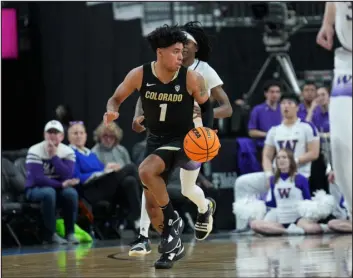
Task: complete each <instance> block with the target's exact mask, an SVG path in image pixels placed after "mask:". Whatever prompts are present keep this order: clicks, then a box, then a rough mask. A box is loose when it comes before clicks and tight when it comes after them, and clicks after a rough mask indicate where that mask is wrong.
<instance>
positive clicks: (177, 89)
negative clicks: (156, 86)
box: [175, 85, 180, 93]
mask: <svg viewBox="0 0 353 278" xmlns="http://www.w3.org/2000/svg"><path fill="white" fill-rule="evenodd" d="M179 90H180V86H179V85H176V86H175V91H177V93H178V92H179Z"/></svg>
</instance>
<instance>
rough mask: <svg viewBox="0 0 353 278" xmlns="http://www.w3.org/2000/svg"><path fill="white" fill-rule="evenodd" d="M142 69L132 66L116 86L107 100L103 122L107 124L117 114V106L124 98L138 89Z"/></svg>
mask: <svg viewBox="0 0 353 278" xmlns="http://www.w3.org/2000/svg"><path fill="white" fill-rule="evenodd" d="M142 77H143V69H142V66H141V67H137V68H134V69H133V70H131V71H130V72H129V73H128V74H127V75H126V77H125V79H124V81H123V82H122V83H121V84H120V85H119V86H118V88H116V90H115V92H114V94H113V96H112V97H111V98H110V99H109V100H108V103H107V112H106V113H105V114H104V123H105V124H109V123H110V122H112V121H114V120H116V119H117V118H118V116H119V107H120V105H121V104H122V103H123V102H124V100H125V99H126V98H127V97H129V96H130V95H131V94H132V93H133V92H134V91H135V90H139V89H140V88H141V84H142Z"/></svg>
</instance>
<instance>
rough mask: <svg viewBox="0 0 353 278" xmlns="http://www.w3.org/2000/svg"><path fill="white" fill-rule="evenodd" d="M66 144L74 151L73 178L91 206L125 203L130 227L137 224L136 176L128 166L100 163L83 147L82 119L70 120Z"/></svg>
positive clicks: (138, 190)
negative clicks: (67, 142) (78, 120)
mask: <svg viewBox="0 0 353 278" xmlns="http://www.w3.org/2000/svg"><path fill="white" fill-rule="evenodd" d="M68 134H69V141H70V146H71V147H72V148H73V149H74V151H75V154H76V167H75V177H77V178H78V179H79V180H80V182H81V186H80V190H82V192H83V195H84V197H85V198H86V199H87V201H88V202H89V203H90V204H92V205H95V204H97V202H99V201H102V200H105V201H108V202H109V203H111V204H113V206H112V209H115V208H116V204H121V203H123V204H126V206H128V209H129V215H128V219H127V220H128V222H129V224H130V225H132V226H133V227H134V228H137V226H138V218H139V216H140V207H141V200H140V196H141V193H140V186H139V183H138V181H137V178H136V177H135V176H134V173H133V172H132V171H131V169H130V168H129V167H126V166H125V167H122V166H121V165H120V164H117V163H114V162H109V163H107V164H106V165H104V164H103V163H102V162H101V161H100V160H99V159H98V157H97V155H96V154H95V153H93V152H91V151H90V150H89V149H88V148H86V147H85V145H86V141H87V133H86V129H85V126H84V124H83V122H75V123H73V124H72V125H71V126H70V127H69V130H68Z"/></svg>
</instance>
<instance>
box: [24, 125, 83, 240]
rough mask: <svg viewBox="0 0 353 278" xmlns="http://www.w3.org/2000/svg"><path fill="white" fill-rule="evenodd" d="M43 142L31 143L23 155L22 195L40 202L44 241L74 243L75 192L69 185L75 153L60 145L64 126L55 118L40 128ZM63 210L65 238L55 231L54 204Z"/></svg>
mask: <svg viewBox="0 0 353 278" xmlns="http://www.w3.org/2000/svg"><path fill="white" fill-rule="evenodd" d="M44 139H45V140H44V141H42V142H41V143H38V144H36V145H34V146H32V147H31V148H30V149H29V150H28V154H27V158H26V169H27V181H26V196H27V198H28V200H29V201H33V202H41V205H42V213H43V220H44V227H45V228H46V231H45V232H46V233H45V240H46V241H49V242H52V243H58V244H65V243H67V242H70V243H78V240H77V239H76V238H75V236H74V225H75V222H76V219H77V212H78V195H77V192H76V190H75V188H73V187H74V186H75V185H76V184H78V183H79V181H78V180H77V179H73V174H74V168H75V154H74V152H73V150H72V149H71V148H70V147H68V146H66V145H64V144H62V143H61V142H62V140H63V139H64V128H63V126H62V125H61V123H59V122H58V121H50V122H48V123H47V124H46V125H45V128H44ZM57 204H58V205H60V206H61V208H62V209H63V217H64V221H65V229H66V233H65V234H66V237H67V240H65V239H63V238H61V237H60V236H59V235H57V234H56V232H55V231H56V205H57Z"/></svg>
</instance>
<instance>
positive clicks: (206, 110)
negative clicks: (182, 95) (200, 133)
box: [199, 99, 214, 129]
mask: <svg viewBox="0 0 353 278" xmlns="http://www.w3.org/2000/svg"><path fill="white" fill-rule="evenodd" d="M199 106H200V108H201V112H202V113H201V118H202V123H203V126H205V127H208V128H211V129H212V128H213V119H214V114H213V107H212V104H211V101H210V99H207V101H206V102H205V103H203V104H199Z"/></svg>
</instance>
